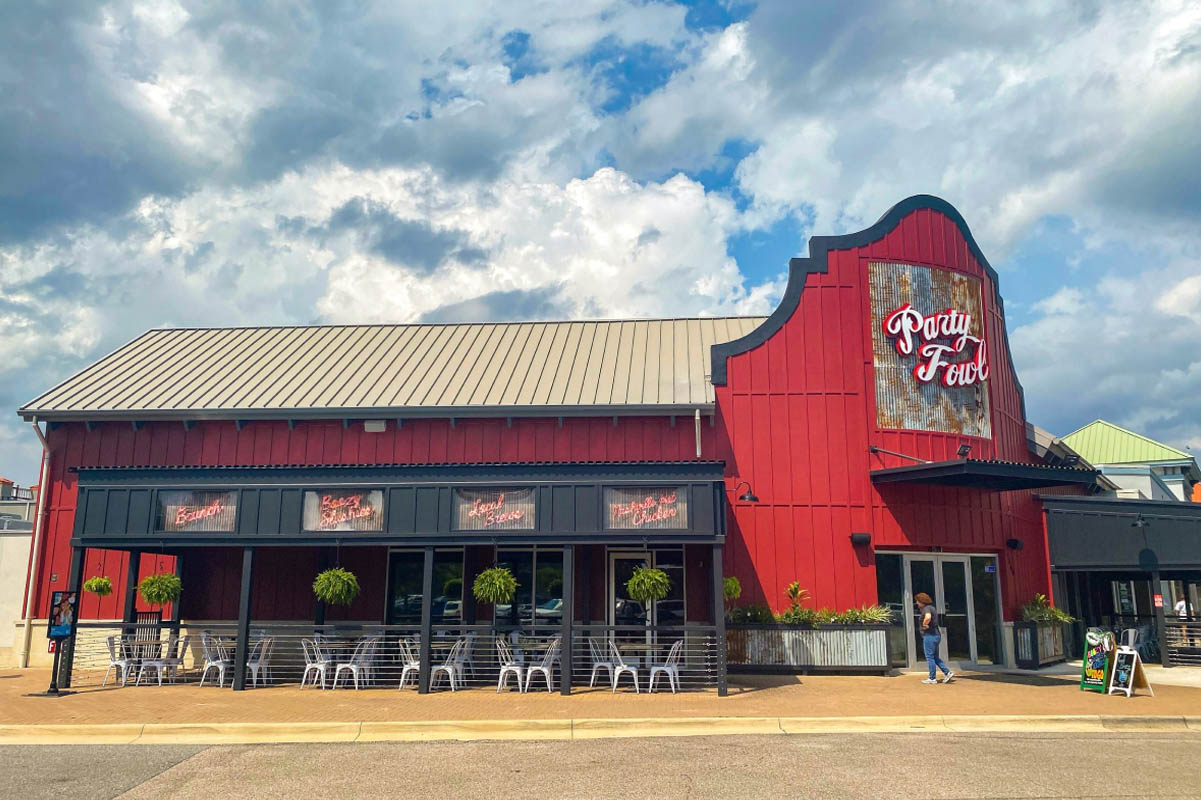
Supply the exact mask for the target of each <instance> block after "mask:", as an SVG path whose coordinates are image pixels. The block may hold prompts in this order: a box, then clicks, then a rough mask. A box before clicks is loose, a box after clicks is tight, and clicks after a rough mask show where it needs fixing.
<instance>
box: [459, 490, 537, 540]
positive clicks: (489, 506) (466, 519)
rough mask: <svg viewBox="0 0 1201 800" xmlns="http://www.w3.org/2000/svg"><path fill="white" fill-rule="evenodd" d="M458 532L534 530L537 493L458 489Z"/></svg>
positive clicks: (528, 491)
mask: <svg viewBox="0 0 1201 800" xmlns="http://www.w3.org/2000/svg"><path fill="white" fill-rule="evenodd" d="M454 498H455V529H456V530H461V531H483V530H532V529H533V528H534V490H533V489H455V494H454Z"/></svg>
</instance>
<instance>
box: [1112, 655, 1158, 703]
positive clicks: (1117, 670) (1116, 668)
mask: <svg viewBox="0 0 1201 800" xmlns="http://www.w3.org/2000/svg"><path fill="white" fill-rule="evenodd" d="M1135 689H1146V690H1147V691H1148V692H1149V693H1150V694H1151V695H1152V696H1154V695H1155V692H1154V691H1152V689H1151V683H1150V682H1149V681H1148V680H1147V673H1146V671H1145V670H1144V669H1143V660H1142V659H1141V658H1139V655H1138V651H1137V650H1132V649H1131V648H1129V647H1122V648H1120V649H1119V650H1118V651H1117V652H1116V653H1114V656H1113V672H1112V674H1111V675H1110V678H1109V694H1113V693H1114V692H1122V693H1124V694H1125V695H1126V696H1127V697H1130V696H1132V695H1133V694H1134V690H1135Z"/></svg>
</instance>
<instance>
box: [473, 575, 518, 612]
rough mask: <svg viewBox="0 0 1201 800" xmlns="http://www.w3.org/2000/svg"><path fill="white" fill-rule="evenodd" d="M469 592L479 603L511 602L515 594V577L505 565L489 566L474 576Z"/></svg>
mask: <svg viewBox="0 0 1201 800" xmlns="http://www.w3.org/2000/svg"><path fill="white" fill-rule="evenodd" d="M471 593H472V594H473V595H474V596H475V599H476V600H478V601H480V602H481V603H491V604H492V605H496V604H497V603H502V604H503V603H512V602H513V596H514V595H515V594H517V579H516V578H514V577H513V573H512V572H510V571H509V570H508V568H507V567H489V568H488V569H486V570H484V571H483V572H481V573H480V574H479V575H477V576H475V582H474V583H473V584H471Z"/></svg>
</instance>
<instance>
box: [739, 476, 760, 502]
mask: <svg viewBox="0 0 1201 800" xmlns="http://www.w3.org/2000/svg"><path fill="white" fill-rule="evenodd" d="M743 486H745V487H746V491H745V492H743V493H742V494H740V495H738V499H739V500H741V501H742V502H744V503H758V502H759V498H758V497H757V496H756V495H755V493H754V492H752V491H751V485H750V484H749V483H747V482H746V481H739V482H738V486H735V487H734V491H735V492H737V491H738V489H739V488H741V487H743Z"/></svg>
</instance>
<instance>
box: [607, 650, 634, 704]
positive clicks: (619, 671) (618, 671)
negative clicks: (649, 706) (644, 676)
mask: <svg viewBox="0 0 1201 800" xmlns="http://www.w3.org/2000/svg"><path fill="white" fill-rule="evenodd" d="M609 656H610V657H611V658H612V660H613V665H614V668H613V691H614V692H616V691H617V681H618V679H620V678H621V676H622V675H623V674H625V673H627V672H628V673H629V675H630V678H631V679H632V680H633V681H634V693H635V694H637V693H638V667H635V666H631V665H630V664H627V663H626V660H625V659H624V658H622V656H621V651H620V650H618V649H617V643H616V642H614V641H613V640H612V639H610V640H609Z"/></svg>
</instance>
